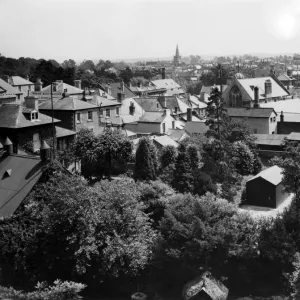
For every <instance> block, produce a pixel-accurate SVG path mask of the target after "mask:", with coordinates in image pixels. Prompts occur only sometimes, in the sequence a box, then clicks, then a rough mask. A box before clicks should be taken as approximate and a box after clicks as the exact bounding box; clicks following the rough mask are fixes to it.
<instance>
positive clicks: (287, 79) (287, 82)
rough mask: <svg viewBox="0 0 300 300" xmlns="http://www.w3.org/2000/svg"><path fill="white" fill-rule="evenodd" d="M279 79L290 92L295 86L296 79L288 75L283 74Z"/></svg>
mask: <svg viewBox="0 0 300 300" xmlns="http://www.w3.org/2000/svg"><path fill="white" fill-rule="evenodd" d="M277 79H278V80H279V81H280V82H281V83H282V84H283V85H284V86H285V87H286V88H287V89H288V90H289V89H290V88H292V87H293V86H294V84H295V81H296V80H295V79H294V78H292V77H290V76H288V75H287V74H286V73H282V74H280V75H279V76H277Z"/></svg>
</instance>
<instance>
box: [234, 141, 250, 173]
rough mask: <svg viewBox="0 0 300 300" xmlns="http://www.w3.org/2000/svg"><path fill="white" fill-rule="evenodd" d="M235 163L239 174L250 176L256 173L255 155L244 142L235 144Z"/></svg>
mask: <svg viewBox="0 0 300 300" xmlns="http://www.w3.org/2000/svg"><path fill="white" fill-rule="evenodd" d="M232 156H233V163H234V165H235V168H236V170H237V172H238V173H239V174H241V175H249V174H252V173H253V172H254V155H253V153H252V151H251V150H250V148H249V147H248V146H247V144H245V143H244V142H241V141H238V142H234V143H233V147H232Z"/></svg>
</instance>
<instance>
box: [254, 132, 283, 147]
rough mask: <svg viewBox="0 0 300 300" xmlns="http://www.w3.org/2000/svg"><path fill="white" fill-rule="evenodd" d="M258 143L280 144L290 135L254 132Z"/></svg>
mask: <svg viewBox="0 0 300 300" xmlns="http://www.w3.org/2000/svg"><path fill="white" fill-rule="evenodd" d="M254 136H255V137H256V141H255V143H256V144H257V145H269V146H280V145H281V144H282V142H283V141H284V139H285V138H286V137H288V135H284V134H254Z"/></svg>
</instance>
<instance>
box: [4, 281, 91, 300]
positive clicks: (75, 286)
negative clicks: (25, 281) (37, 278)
mask: <svg viewBox="0 0 300 300" xmlns="http://www.w3.org/2000/svg"><path fill="white" fill-rule="evenodd" d="M85 287H86V285H84V284H81V283H76V282H72V281H64V282H62V281H60V280H58V279H57V280H56V281H54V285H52V286H48V285H47V283H45V282H38V283H37V285H36V287H35V288H36V291H34V292H29V293H25V292H23V291H17V290H15V289H13V288H12V287H10V288H6V287H1V286H0V297H1V299H11V300H80V299H82V297H81V296H79V295H78V294H79V293H80V292H81V291H82V290H83V289H84V288H85Z"/></svg>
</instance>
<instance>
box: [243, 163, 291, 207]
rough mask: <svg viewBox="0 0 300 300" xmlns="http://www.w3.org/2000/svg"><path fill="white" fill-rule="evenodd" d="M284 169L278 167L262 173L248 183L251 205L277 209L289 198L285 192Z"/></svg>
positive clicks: (248, 199) (247, 188)
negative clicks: (283, 182)
mask: <svg viewBox="0 0 300 300" xmlns="http://www.w3.org/2000/svg"><path fill="white" fill-rule="evenodd" d="M282 178H283V175H282V169H281V168H280V167H278V166H273V167H270V168H268V169H266V170H263V171H261V172H260V173H258V174H257V175H255V176H254V177H252V178H251V179H249V180H248V181H247V182H246V192H247V202H248V204H249V205H256V206H264V207H270V208H277V207H278V206H279V205H280V204H281V203H282V202H283V201H284V200H285V199H286V198H287V197H288V195H289V194H288V193H284V192H283V185H282Z"/></svg>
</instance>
